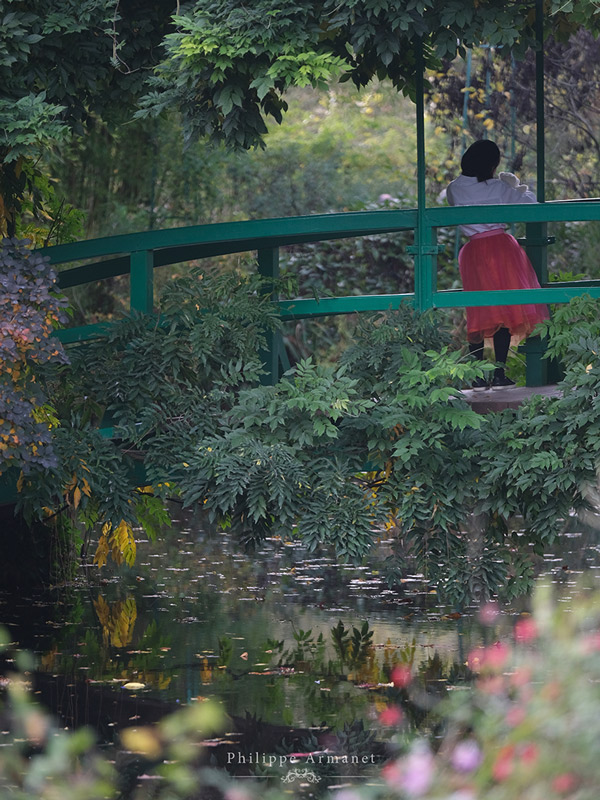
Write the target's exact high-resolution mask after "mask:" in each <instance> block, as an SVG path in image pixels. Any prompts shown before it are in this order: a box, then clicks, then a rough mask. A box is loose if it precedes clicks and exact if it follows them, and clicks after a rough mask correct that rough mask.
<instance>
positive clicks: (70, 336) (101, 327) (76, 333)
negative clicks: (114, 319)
mask: <svg viewBox="0 0 600 800" xmlns="http://www.w3.org/2000/svg"><path fill="white" fill-rule="evenodd" d="M111 324H112V323H110V322H96V323H94V325H81V326H79V327H78V328H65V329H64V330H60V331H55V332H54V334H53V335H54V336H56V338H57V339H58V340H59V341H61V342H62V343H63V344H75V343H77V342H87V341H89V340H90V339H96V338H97V337H99V336H106V333H107V331H108V330H109V328H110V326H111Z"/></svg>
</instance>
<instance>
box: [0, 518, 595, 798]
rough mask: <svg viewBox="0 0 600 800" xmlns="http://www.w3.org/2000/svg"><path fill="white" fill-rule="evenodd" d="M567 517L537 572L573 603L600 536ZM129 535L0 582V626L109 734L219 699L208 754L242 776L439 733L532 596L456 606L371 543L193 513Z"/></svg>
mask: <svg viewBox="0 0 600 800" xmlns="http://www.w3.org/2000/svg"><path fill="white" fill-rule="evenodd" d="M566 527H567V530H566V532H565V533H564V534H563V535H562V536H561V538H560V541H559V542H557V546H556V548H555V549H554V550H553V551H552V552H547V553H546V554H545V555H544V557H543V558H540V559H539V564H538V571H539V574H540V575H543V576H546V578H547V579H548V580H550V581H552V582H553V583H555V584H556V585H557V592H558V593H559V596H560V599H561V601H562V602H565V603H568V602H570V601H571V599H572V596H573V593H574V592H575V591H582V589H581V575H582V573H584V572H585V573H586V576H587V577H586V581H587V585H588V586H589V588H593V587H597V586H598V584H599V583H600V546H599V544H598V541H599V537H598V531H597V530H596V529H595V528H592V527H586V526H584V525H583V524H581V523H580V522H579V521H578V520H576V519H572V520H570V521H569V522H568V525H567V526H566ZM140 536H141V534H140ZM137 547H138V552H137V561H136V565H135V567H134V568H131V569H130V568H128V567H124V566H122V567H115V566H112V567H110V566H107V567H105V568H104V569H103V570H101V571H99V570H98V569H97V568H95V567H92V566H91V565H90V566H87V567H84V568H83V569H82V570H81V575H80V577H79V579H78V580H77V581H76V582H74V583H73V584H70V585H68V586H61V587H57V588H56V589H55V590H52V591H48V592H44V593H40V594H38V595H31V596H19V595H15V594H11V595H8V594H2V593H0V626H4V627H5V628H6V629H7V630H8V631H9V635H10V638H11V639H12V643H13V648H16V649H17V650H24V651H28V652H30V653H32V654H33V657H34V665H33V669H32V670H31V673H30V675H31V683H32V686H33V691H34V692H35V694H36V696H37V697H38V699H39V700H40V701H41V702H42V703H43V704H44V705H46V706H47V707H48V708H49V709H50V710H51V711H52V713H53V714H54V715H56V716H57V717H59V719H60V721H61V725H62V726H64V727H68V728H75V727H79V726H82V725H86V726H91V727H92V728H93V729H95V731H96V735H97V738H98V741H99V742H100V743H101V745H103V746H105V747H107V748H110V747H111V746H112V744H113V743H114V742H116V741H117V739H118V736H117V734H118V732H119V731H120V730H121V729H123V728H128V727H132V726H138V725H140V726H141V725H147V724H150V723H152V722H155V721H157V720H159V719H161V718H162V717H164V716H165V715H166V714H169V713H171V712H172V711H173V710H175V709H177V708H179V707H181V706H183V705H188V704H193V703H198V702H202V701H203V700H204V699H205V698H214V699H217V700H218V701H220V702H221V703H222V705H223V707H224V709H225V711H226V714H227V720H228V729H227V730H225V731H223V732H222V733H221V734H220V735H219V736H218V737H215V738H213V739H211V741H210V742H209V743H208V748H207V750H208V751H209V753H210V763H213V764H215V765H218V766H220V767H223V768H225V769H226V770H227V771H228V772H229V773H230V774H232V775H237V776H242V777H243V776H246V777H249V776H253V775H259V774H260V773H261V770H264V769H267V768H268V767H269V766H272V765H273V764H274V763H275V760H276V759H280V758H284V760H285V759H286V758H287V757H288V756H291V755H292V754H295V753H296V754H298V753H302V754H304V755H306V754H308V753H323V752H337V753H339V754H345V755H346V756H347V758H345V759H341V758H340V759H339V760H338V763H337V764H335V766H334V767H332V765H331V764H329V765H328V769H329V784H330V785H332V784H335V782H336V781H338V782H339V778H340V775H342V777H343V776H345V777H346V779H352V780H357V779H363V778H364V779H367V778H368V777H369V776H372V775H374V774H376V770H377V766H376V765H379V766H380V765H381V763H382V760H384V759H385V757H386V754H387V756H388V757H389V754H390V753H393V752H394V748H395V749H396V750H397V748H398V747H399V746H400V745H401V744H402V737H406V736H408V735H411V734H413V733H414V732H415V730H420V731H421V732H423V733H425V734H427V735H429V736H434V737H435V736H436V735H437V731H438V728H439V727H440V724H441V723H440V718H439V716H438V714H437V712H436V709H437V706H438V703H439V700H440V699H441V698H443V697H444V696H445V695H446V694H447V693H448V692H451V691H457V690H461V689H465V688H466V687H468V685H469V680H470V673H469V670H468V668H467V666H466V664H467V659H468V654H469V652H471V651H472V650H473V649H475V648H477V647H480V646H482V645H489V644H491V643H493V642H496V641H502V640H507V639H509V638H510V636H511V635H512V629H513V625H514V622H515V619H516V618H517V617H518V616H519V615H523V614H527V611H528V600H527V598H522V599H520V600H518V601H515V602H514V603H513V604H512V605H511V606H510V607H509V608H502V609H498V608H496V607H494V606H490V605H488V606H484V607H483V609H481V608H475V607H473V608H467V609H462V610H461V612H460V613H459V612H458V611H456V610H455V609H452V608H448V607H444V606H442V605H440V603H439V601H438V598H437V595H436V593H435V591H434V590H433V589H432V588H431V587H430V586H428V584H427V582H426V581H424V580H423V578H422V576H418V575H415V576H409V577H407V578H406V579H405V580H404V581H403V582H402V583H401V584H400V585H399V586H396V587H394V588H391V589H390V588H388V587H387V585H386V584H385V583H384V581H383V580H382V578H381V577H380V575H379V573H378V571H377V569H376V564H375V560H376V559H375V560H374V562H373V564H374V565H372V566H362V567H356V566H348V565H341V564H337V563H336V562H335V561H334V560H333V559H332V558H331V557H330V556H329V554H328V553H327V552H321V553H316V554H307V553H306V552H305V551H304V550H303V548H302V547H301V546H300V545H298V544H297V543H293V542H290V541H284V540H280V539H276V540H275V539H272V540H268V541H266V542H265V544H264V547H263V548H262V549H261V550H259V551H257V552H254V553H251V554H246V553H243V552H240V551H239V550H238V549H237V547H236V545H235V543H234V542H233V541H232V539H231V537H230V536H229V535H228V534H226V533H218V532H215V531H209V530H208V529H205V527H204V526H203V525H202V523H201V522H198V521H197V520H196V521H195V520H192V519H186V518H179V519H176V520H175V521H174V525H173V528H172V529H171V530H170V531H168V532H167V533H166V535H165V536H164V538H163V539H162V540H161V541H158V542H149V541H146V540H143V539H140V541H138V543H137ZM386 547H387V544H386V542H385V541H383V542H381V543H380V545H379V546H378V548H379V552H378V553H377V554H376V555H377V556H378V557H384V556H385V552H386ZM406 676H410V677H411V680H410V683H409V682H408V680H404V678H405V677H406ZM400 721H401V722H402V724H401V725H399V722H400ZM1 735H2V733H1V732H0V744H1ZM352 755H354V758H352V757H351V756H352ZM282 763H283V762H282Z"/></svg>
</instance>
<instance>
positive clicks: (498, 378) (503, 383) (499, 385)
mask: <svg viewBox="0 0 600 800" xmlns="http://www.w3.org/2000/svg"><path fill="white" fill-rule="evenodd" d="M511 386H515V382H514V381H511V379H510V378H507V377H506V375H504V373H503V374H502V375H494V377H493V378H492V383H491V386H490V389H509V388H510V387H511Z"/></svg>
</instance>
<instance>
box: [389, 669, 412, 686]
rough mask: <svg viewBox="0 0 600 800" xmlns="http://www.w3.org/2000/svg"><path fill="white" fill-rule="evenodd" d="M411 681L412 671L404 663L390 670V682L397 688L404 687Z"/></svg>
mask: <svg viewBox="0 0 600 800" xmlns="http://www.w3.org/2000/svg"><path fill="white" fill-rule="evenodd" d="M411 681H412V673H411V671H410V667H407V666H406V665H405V664H403V665H401V666H399V667H394V669H393V670H392V683H393V684H394V686H395V687H396V688H397V689H405V688H406V687H407V686H408V684H409V683H410V682H411Z"/></svg>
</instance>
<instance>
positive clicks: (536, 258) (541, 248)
mask: <svg viewBox="0 0 600 800" xmlns="http://www.w3.org/2000/svg"><path fill="white" fill-rule="evenodd" d="M535 37H536V51H535V106H536V159H537V186H536V195H537V199H538V202H539V203H544V202H545V201H546V183H545V166H546V164H545V161H546V143H545V138H544V124H545V114H544V3H543V0H536V2H535ZM525 230H526V233H525V237H526V244H525V250H526V252H527V255H528V257H529V260H530V261H531V264H532V266H533V268H534V270H535V273H536V275H537V278H538V280H539V282H540V286H544V285H545V284H547V283H548V223H547V222H528V223H527V224H526V226H525ZM545 349H546V345H545V342H543V341H542V340H541V339H540V338H539V336H534V337H532V338H530V339H528V340H527V341H526V342H525V344H524V345H523V347H522V350H523V351H524V353H525V365H526V366H525V383H526V384H527V386H545V385H546V384H547V383H548V378H549V375H548V362H547V361H546V360H545V359H544V358H542V356H543V354H544V351H545Z"/></svg>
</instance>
